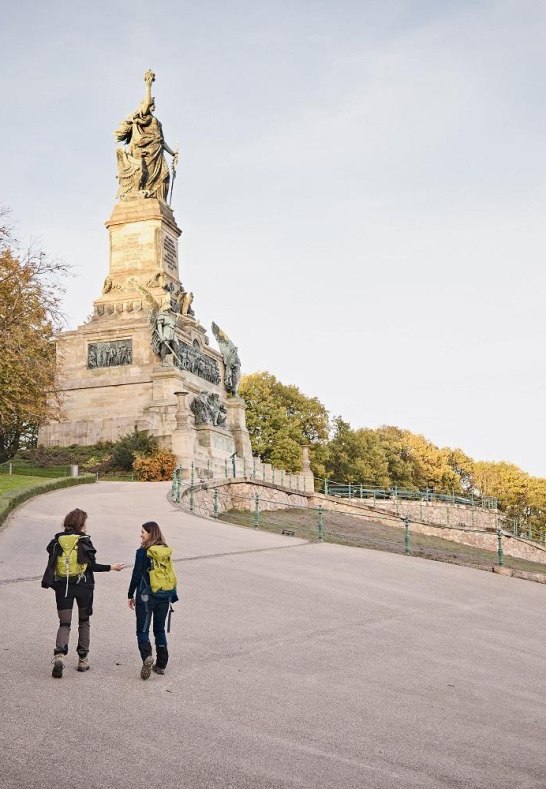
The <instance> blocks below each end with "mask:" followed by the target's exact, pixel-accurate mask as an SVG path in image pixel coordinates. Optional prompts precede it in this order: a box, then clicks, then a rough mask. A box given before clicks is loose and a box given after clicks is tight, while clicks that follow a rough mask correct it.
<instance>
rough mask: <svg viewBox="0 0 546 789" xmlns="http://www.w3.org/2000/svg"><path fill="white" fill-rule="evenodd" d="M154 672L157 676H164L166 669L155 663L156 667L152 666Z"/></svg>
mask: <svg viewBox="0 0 546 789" xmlns="http://www.w3.org/2000/svg"><path fill="white" fill-rule="evenodd" d="M152 671H155V673H156V674H164V673H165V669H164V668H161V666H158V665H157V663H154V665H153V666H152Z"/></svg>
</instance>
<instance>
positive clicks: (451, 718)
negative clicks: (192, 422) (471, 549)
mask: <svg viewBox="0 0 546 789" xmlns="http://www.w3.org/2000/svg"><path fill="white" fill-rule="evenodd" d="M167 489H168V485H167V484H149V483H148V484H146V483H99V484H98V485H92V486H83V487H81V488H70V489H67V490H64V491H57V492H54V493H50V494H47V495H45V496H42V497H40V498H37V499H34V500H32V501H30V502H29V503H27V504H26V505H24V506H23V507H22V508H20V509H19V510H18V511H17V512H16V513H15V515H14V516H12V518H11V519H10V521H9V522H8V525H7V526H6V527H5V528H4V529H3V530H2V531H1V532H0V624H1V628H2V639H1V644H0V710H1V711H2V724H3V725H1V726H0V786H1V787H2V789H4V788H6V789H38V787H39V788H40V789H42V788H43V787H46V788H47V789H50V788H51V789H74V787H82V788H83V787H85V789H99V787H100V788H101V789H110V787H112V789H114V787H115V789H140V787H146V788H147V789H148V787H164V788H165V789H171V788H172V789H174V787H190V788H191V789H205V787H206V788H207V789H209V788H210V787H236V788H237V789H239V788H241V789H242V788H243V787H248V788H249V789H265V787H271V788H273V787H275V789H276V788H277V787H278V788H279V789H280V788H281V787H306V788H309V789H311V788H312V789H321V788H322V787H328V788H331V789H345V787H355V788H356V787H366V788H367V787H370V789H375V787H377V788H378V789H379V788H380V789H391V788H392V789H394V788H395V787H396V789H406V787H407V788H408V789H409V788H410V787H412V788H413V787H415V788H416V789H417V788H418V789H428V787H434V789H438V788H441V787H450V788H451V787H453V789H455V788H456V789H460V788H461V787H476V789H486V788H487V789H494V787H517V788H518V789H524V788H525V789H530V788H531V787H533V788H536V789H544V788H545V787H546V704H545V701H544V696H545V689H546V687H545V686H546V680H545V677H546V662H545V661H544V645H545V633H546V587H544V586H543V585H540V584H534V583H529V582H526V581H521V580H518V579H514V578H505V577H501V576H496V575H493V574H492V573H486V572H480V571H477V570H471V569H469V568H465V567H457V566H454V565H449V564H441V563H436V562H429V561H426V560H422V559H416V558H408V557H405V556H399V555H394V554H386V553H385V554H383V553H379V552H376V551H367V550H364V549H357V548H346V547H342V546H337V545H327V544H325V545H307V544H304V543H302V542H301V541H299V540H295V539H292V538H287V537H281V536H279V535H275V534H269V533H260V532H256V531H254V530H251V529H244V528H241V527H237V526H233V525H231V524H227V523H217V522H214V521H206V520H202V519H199V518H194V517H192V516H190V515H188V514H185V513H181V512H179V511H177V510H175V509H174V508H172V507H171V505H170V504H169V503H168V502H167V500H166V491H167ZM76 506H78V507H81V508H83V509H85V510H87V512H88V513H89V521H88V524H89V527H88V531H89V533H90V534H91V536H92V538H93V541H94V543H95V546H96V547H97V559H98V561H99V562H106V563H109V562H117V561H124V562H127V563H132V560H133V557H134V550H135V549H136V547H137V546H138V534H139V530H140V524H141V523H142V522H144V521H146V520H150V519H155V520H158V521H159V523H160V524H161V526H162V527H163V528H164V530H165V532H166V534H167V536H168V539H169V543H170V544H171V545H172V546H173V548H174V550H175V556H176V558H177V560H178V561H177V564H176V568H177V572H178V575H179V582H180V588H179V593H180V598H181V600H180V602H179V603H178V604H177V606H176V614H175V615H174V617H173V630H172V632H171V636H170V644H169V646H170V652H171V655H172V658H171V663H170V665H169V668H168V670H167V674H166V675H165V676H164V677H159V676H156V675H152V677H151V678H150V679H149V680H148V681H147V682H143V681H142V680H141V679H140V677H139V669H140V660H139V655H138V651H137V649H136V639H135V634H134V614H133V613H132V612H131V611H129V609H128V607H127V602H126V596H127V595H126V590H127V586H128V583H129V574H130V570H129V569H127V570H125V571H123V572H121V573H108V574H102V575H97V577H96V578H97V589H96V593H95V613H94V615H93V617H92V630H91V642H92V643H91V653H90V658H91V661H92V668H91V670H90V671H88V672H87V673H85V674H79V673H78V672H77V671H76V670H75V668H76V662H77V658H76V655H75V652H74V650H71V652H70V655H69V658H70V660H69V665H68V667H67V669H66V670H65V675H64V677H63V679H62V680H55V679H52V677H51V658H52V651H53V645H54V637H55V631H56V612H55V606H54V595H53V593H52V592H51V590H44V589H42V588H41V587H40V582H39V580H37V578H39V577H41V574H42V572H43V569H44V567H45V561H46V554H45V545H46V544H47V542H48V541H49V539H50V537H51V536H52V535H53V533H54V532H55V531H56V530H57V529H58V528H59V527H60V524H61V522H62V518H63V516H64V515H65V514H66V512H67V511H68V510H70V509H72V508H74V507H76ZM75 635H76V634H75V632H73V640H74V642H75V640H76V639H75ZM72 646H75V643H74V644H73V645H72Z"/></svg>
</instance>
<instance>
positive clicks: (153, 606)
mask: <svg viewBox="0 0 546 789" xmlns="http://www.w3.org/2000/svg"><path fill="white" fill-rule="evenodd" d="M169 606H170V602H169V600H158V599H157V598H155V597H153V595H149V599H148V600H147V602H143V601H142V600H141V599H140V596H138V597H137V600H136V605H135V611H136V635H137V642H138V649H139V651H140V656H141V658H142V660H145V659H146V658H147V657H149V656H150V655H151V654H152V645H151V644H150V624H152V623H153V631H154V640H155V647H156V653H157V659H156V663H157V665H158V667H159V668H166V666H167V662H168V660H169V653H168V651H167V634H166V633H165V621H166V619H167V614H168V613H169Z"/></svg>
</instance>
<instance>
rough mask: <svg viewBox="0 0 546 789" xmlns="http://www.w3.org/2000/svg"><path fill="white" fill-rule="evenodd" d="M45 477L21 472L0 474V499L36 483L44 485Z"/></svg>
mask: <svg viewBox="0 0 546 789" xmlns="http://www.w3.org/2000/svg"><path fill="white" fill-rule="evenodd" d="M43 482H44V478H43V477H41V476H39V477H38V476H36V477H30V476H27V475H20V474H2V475H1V476H0V499H1V498H2V497H3V496H4V495H5V494H8V493H13V492H18V491H20V490H26V489H27V488H32V487H34V485H42V484H43Z"/></svg>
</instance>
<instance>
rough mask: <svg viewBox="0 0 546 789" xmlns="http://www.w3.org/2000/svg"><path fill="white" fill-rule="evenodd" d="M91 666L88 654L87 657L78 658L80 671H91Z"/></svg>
mask: <svg viewBox="0 0 546 789" xmlns="http://www.w3.org/2000/svg"><path fill="white" fill-rule="evenodd" d="M90 668H91V666H90V665H89V658H88V657H87V655H86V656H85V657H81V655H80V658H79V660H78V671H89V669H90Z"/></svg>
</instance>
